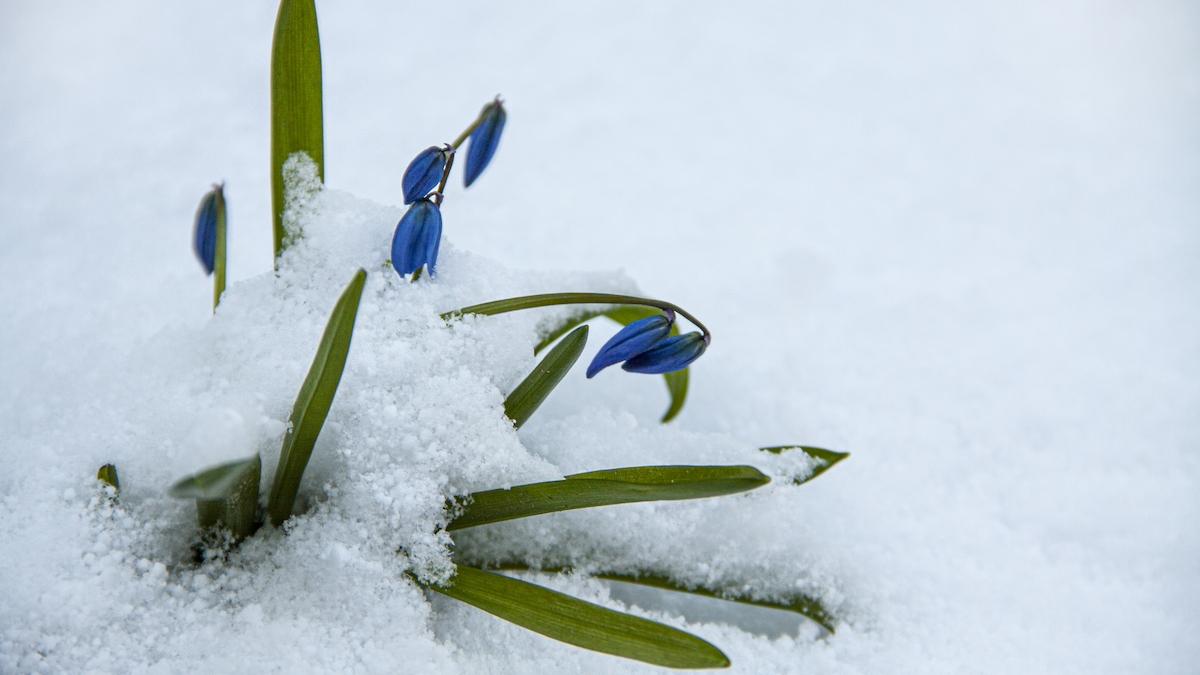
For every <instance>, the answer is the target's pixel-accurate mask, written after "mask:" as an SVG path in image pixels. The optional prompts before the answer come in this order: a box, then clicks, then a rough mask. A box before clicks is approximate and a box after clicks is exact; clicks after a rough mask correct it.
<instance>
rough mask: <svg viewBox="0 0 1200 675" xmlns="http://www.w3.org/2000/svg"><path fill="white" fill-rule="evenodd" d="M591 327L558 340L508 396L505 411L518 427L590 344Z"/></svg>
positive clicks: (505, 401)
mask: <svg viewBox="0 0 1200 675" xmlns="http://www.w3.org/2000/svg"><path fill="white" fill-rule="evenodd" d="M587 336H588V327H587V326H580V327H579V328H576V329H575V330H574V331H572V332H571V334H570V335H568V336H567V337H566V338H564V339H563V341H562V342H560V343H558V344H557V345H556V346H555V347H554V349H551V350H550V353H549V354H547V355H546V358H544V359H542V360H541V362H540V363H538V364H537V367H535V368H534V369H533V372H531V373H529V375H528V376H527V377H526V378H525V379H524V380H521V384H518V385H517V387H516V388H515V389H513V390H512V393H511V394H509V395H508V398H506V399H504V414H505V415H508V418H509V419H510V420H512V421H513V424H514V425H516V427H517V428H518V429H520V428H521V425H523V424H525V422H526V421H528V420H529V418H530V416H532V415H533V413H534V412H535V411H536V410H537V409H538V407H539V406H540V405H542V402H543V401H545V400H546V397H547V396H549V395H550V392H552V391H554V388H555V387H557V386H558V383H559V382H562V379H563V377H564V376H566V374H567V371H569V370H571V366H573V365H575V361H577V360H578V359H579V355H580V354H581V353H583V346H584V345H585V344H587Z"/></svg>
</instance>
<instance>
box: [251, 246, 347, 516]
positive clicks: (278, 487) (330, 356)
mask: <svg viewBox="0 0 1200 675" xmlns="http://www.w3.org/2000/svg"><path fill="white" fill-rule="evenodd" d="M366 280H367V273H366V272H365V271H364V270H361V269H360V270H358V272H356V273H355V274H354V278H353V279H351V280H350V284H349V285H348V286H346V290H345V291H343V292H342V296H341V297H340V298H338V301H337V304H336V305H335V306H334V308H333V313H331V314H330V315H329V323H327V324H326V325H325V334H324V335H322V336H321V344H320V346H318V347H317V355H316V356H315V357H313V362H312V366H310V367H309V369H308V376H307V377H305V378H304V384H303V385H302V386H301V387H300V393H299V394H297V395H296V404H295V406H294V407H293V408H292V416H291V419H290V421H291V425H290V426H289V428H288V432H287V435H286V436H284V437H283V448H282V449H281V450H280V452H279V466H278V467H276V469H275V480H274V482H273V483H272V484H271V498H270V502H269V504H268V507H267V510H268V512H269V513H270V515H271V524H273V525H275V526H276V527H278V526H279V525H280V524H281V523H283V521H285V520H287V518H288V516H290V515H292V506H293V505H294V504H295V502H296V493H297V492H298V491H299V490H300V479H301V478H303V477H304V469H305V468H306V467H307V466H308V458H309V457H310V456H311V455H312V451H313V446H314V445H316V443H317V436H319V435H320V434H321V427H322V426H324V424H325V416H326V415H328V414H329V407H330V406H331V405H333V396H334V394H336V393H337V388H338V383H339V382H341V379H342V369H343V368H345V366H346V355H347V354H348V353H349V352H350V338H351V337H352V336H353V335H354V319H355V318H356V317H357V315H358V301H359V299H361V298H362V292H363V284H365V283H366Z"/></svg>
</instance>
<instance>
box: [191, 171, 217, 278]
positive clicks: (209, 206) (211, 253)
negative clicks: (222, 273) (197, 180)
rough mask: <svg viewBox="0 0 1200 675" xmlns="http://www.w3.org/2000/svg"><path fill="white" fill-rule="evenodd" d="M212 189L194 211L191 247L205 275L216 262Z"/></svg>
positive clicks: (215, 196) (211, 271) (215, 232)
mask: <svg viewBox="0 0 1200 675" xmlns="http://www.w3.org/2000/svg"><path fill="white" fill-rule="evenodd" d="M218 189H219V188H213V189H212V190H211V191H210V192H209V193H208V194H206V195H204V198H203V199H201V200H200V206H199V207H198V208H197V209H196V232H195V241H193V242H192V247H193V248H194V249H195V250H196V257H197V258H199V259H200V264H201V265H203V266H204V271H205V273H207V274H212V273H213V267H214V266H215V265H216V260H217V190H218Z"/></svg>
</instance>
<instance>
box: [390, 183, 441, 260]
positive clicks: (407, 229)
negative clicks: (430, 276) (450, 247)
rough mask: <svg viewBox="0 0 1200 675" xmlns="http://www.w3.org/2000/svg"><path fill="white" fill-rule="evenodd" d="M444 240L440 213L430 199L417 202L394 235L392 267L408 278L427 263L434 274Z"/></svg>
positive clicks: (410, 208) (397, 226)
mask: <svg viewBox="0 0 1200 675" xmlns="http://www.w3.org/2000/svg"><path fill="white" fill-rule="evenodd" d="M441 239H442V212H441V210H440V209H438V207H437V205H436V204H434V203H433V202H431V201H430V200H428V199H421V200H419V201H417V203H415V204H413V205H412V206H411V207H409V209H408V211H407V212H406V213H405V214H404V217H402V218H401V219H400V222H399V223H397V224H396V233H395V234H394V235H393V236H392V267H394V268H396V271H397V272H399V273H400V275H401V276H405V275H408V274H412V273H413V272H416V271H417V270H419V269H421V267H422V266H424V265H426V264H428V265H429V271H430V272H431V273H432V272H433V271H434V266H436V265H437V254H438V246H439V244H440V243H441Z"/></svg>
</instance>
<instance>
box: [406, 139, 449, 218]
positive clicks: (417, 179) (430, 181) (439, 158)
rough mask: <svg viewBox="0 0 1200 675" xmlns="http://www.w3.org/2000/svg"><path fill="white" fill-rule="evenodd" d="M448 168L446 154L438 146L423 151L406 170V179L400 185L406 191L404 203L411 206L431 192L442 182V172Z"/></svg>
mask: <svg viewBox="0 0 1200 675" xmlns="http://www.w3.org/2000/svg"><path fill="white" fill-rule="evenodd" d="M445 168H446V153H445V151H444V150H442V149H441V148H439V147H437V146H430V147H428V148H425V149H424V150H422V151H421V152H420V153H419V154H418V155H417V156H416V157H414V158H413V161H412V162H410V163H409V165H408V168H407V169H405V170H404V178H402V179H400V185H401V187H402V188H403V189H404V203H405V204H411V203H413V202H415V201H417V200H418V199H420V198H421V197H424V196H425V195H427V194H429V191H430V190H432V189H433V188H434V187H436V186H437V184H438V181H440V180H442V171H444V170H445Z"/></svg>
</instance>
